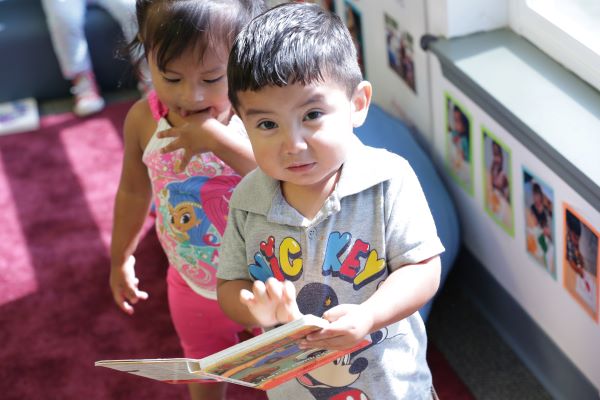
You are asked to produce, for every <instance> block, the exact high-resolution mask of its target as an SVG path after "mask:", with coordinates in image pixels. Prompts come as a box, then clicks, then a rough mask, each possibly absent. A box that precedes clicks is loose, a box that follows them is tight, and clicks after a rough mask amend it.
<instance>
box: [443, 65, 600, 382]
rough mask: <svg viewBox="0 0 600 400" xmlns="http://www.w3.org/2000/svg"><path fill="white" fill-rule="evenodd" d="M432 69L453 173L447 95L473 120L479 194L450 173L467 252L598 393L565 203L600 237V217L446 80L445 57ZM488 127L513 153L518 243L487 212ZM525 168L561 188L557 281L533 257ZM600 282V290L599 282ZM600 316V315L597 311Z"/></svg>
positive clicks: (597, 354)
mask: <svg viewBox="0 0 600 400" xmlns="http://www.w3.org/2000/svg"><path fill="white" fill-rule="evenodd" d="M431 68H432V74H431V76H432V82H431V87H432V104H433V114H432V116H433V131H434V132H433V135H432V136H433V138H434V140H433V146H432V147H433V149H434V157H435V159H436V162H437V163H438V164H439V165H442V166H444V167H443V168H445V169H446V170H447V168H448V167H447V162H446V146H447V142H446V110H445V93H449V94H450V95H451V96H452V97H453V98H454V99H456V101H457V102H458V103H460V104H461V105H463V106H464V107H465V108H466V109H467V110H468V112H469V113H470V114H471V116H472V127H471V131H472V138H473V142H472V146H473V157H472V162H473V167H474V184H475V186H474V191H473V196H471V195H470V194H468V193H467V192H466V191H465V190H464V189H463V188H462V187H461V186H459V185H458V184H457V183H456V182H455V180H453V179H450V178H448V175H446V178H447V179H446V180H447V182H448V187H449V188H450V190H451V192H452V194H453V197H454V198H455V199H456V204H457V207H458V212H459V217H460V220H461V223H462V226H463V242H464V244H465V246H466V247H467V248H468V249H469V250H470V251H471V252H472V253H473V254H474V255H475V256H476V257H477V258H478V259H479V260H480V261H482V263H483V264H484V266H485V268H486V269H487V270H488V271H489V272H490V274H491V275H492V276H494V277H495V278H496V280H497V281H498V282H499V283H500V284H501V285H502V286H503V287H504V289H506V290H507V292H509V293H510V294H511V295H512V296H513V297H514V299H515V300H516V301H517V302H518V303H519V304H520V305H521V307H523V309H524V310H525V311H526V312H527V313H528V314H529V315H530V316H531V317H532V318H533V320H534V321H536V323H537V324H538V325H539V326H540V327H541V328H542V329H543V330H544V332H545V333H546V334H547V335H548V336H549V337H550V338H551V339H552V340H553V341H554V342H555V343H556V344H557V346H558V347H559V348H560V349H561V350H562V351H563V352H564V353H565V354H566V355H567V356H568V357H569V358H570V359H571V361H572V362H573V363H574V364H575V365H576V366H577V367H578V368H579V369H580V371H581V372H582V373H583V374H584V375H585V376H586V377H587V378H588V379H589V380H590V381H591V382H592V383H593V384H594V385H595V386H596V387H597V388H600V372H599V371H600V347H599V346H598V345H597V344H598V343H600V327H599V326H598V322H597V321H595V320H594V319H593V318H592V317H591V316H590V315H589V314H588V313H587V312H586V311H585V309H584V308H583V307H582V306H581V305H580V304H579V302H578V301H577V300H576V299H575V297H574V296H573V295H572V294H571V293H569V292H568V291H567V290H566V289H565V285H564V282H563V281H564V279H563V278H564V273H565V272H566V271H565V269H568V268H569V267H568V266H567V265H566V263H565V262H564V247H565V245H564V243H565V242H564V237H565V227H564V204H565V203H566V204H568V205H569V206H571V207H572V208H573V210H574V211H576V212H577V213H578V214H579V215H581V216H582V219H583V220H584V221H585V222H586V223H588V224H589V225H590V226H591V228H592V229H593V230H595V233H596V234H598V233H597V232H598V231H599V230H600V213H599V212H598V211H597V210H596V209H595V208H594V207H592V205H591V204H589V203H588V202H586V201H585V200H584V199H583V198H581V196H579V195H578V194H577V193H576V192H575V191H574V190H573V189H572V188H571V187H570V186H569V184H568V183H567V182H565V181H563V180H562V179H561V178H559V177H558V176H557V175H556V174H554V173H553V172H552V171H551V170H550V168H548V167H547V166H546V165H545V164H544V163H543V162H541V161H540V160H539V159H538V158H537V157H535V156H534V155H533V154H532V153H531V152H530V151H529V150H528V149H526V148H525V147H524V146H523V145H522V144H521V143H520V142H519V141H517V140H516V139H514V138H513V136H512V135H511V134H510V132H507V131H506V130H505V129H504V128H503V127H502V126H500V125H499V124H498V123H497V122H496V121H494V120H493V119H492V118H491V117H490V116H489V115H487V114H486V113H485V112H484V111H483V110H482V109H480V108H479V106H478V105H477V104H475V103H474V102H473V101H472V100H471V99H470V98H469V97H467V96H466V95H464V94H463V93H462V92H461V91H460V90H459V89H458V88H456V87H455V86H453V85H452V83H451V82H449V81H448V80H446V79H445V78H444V77H443V75H442V73H441V68H440V66H439V62H438V61H437V59H435V58H432V59H431ZM482 125H483V126H485V127H486V128H487V129H489V130H490V131H491V132H492V133H493V134H494V135H495V136H496V137H498V138H499V139H500V140H501V141H502V142H503V143H504V144H506V145H507V146H508V147H509V148H510V149H511V170H512V171H511V172H512V177H511V179H512V189H513V197H512V199H513V201H512V208H513V215H514V226H515V229H514V237H511V236H510V235H509V234H508V233H507V232H506V230H504V229H502V228H501V227H500V226H499V225H498V224H497V223H496V222H495V221H494V220H493V219H492V218H491V217H490V216H489V215H488V213H486V211H485V208H484V188H483V175H482V174H483V173H484V168H483V154H482V143H481V140H482V134H481V126H482ZM523 167H525V168H526V169H527V170H528V171H529V172H531V173H533V174H534V175H536V176H537V177H538V178H539V179H540V180H542V181H543V182H544V183H546V184H547V185H548V186H550V187H551V188H552V189H553V194H554V199H553V200H554V201H553V203H554V238H555V240H554V244H555V261H556V277H553V276H552V274H551V273H549V272H548V271H547V270H546V269H544V268H543V267H542V266H541V265H540V264H539V263H538V262H537V261H536V260H535V259H534V258H533V257H532V256H531V255H530V254H529V253H528V252H527V251H526V237H525V226H526V222H525V205H524V193H523V178H522V168H523ZM595 262H596V265H597V263H598V261H597V260H596V261H595ZM597 273H598V271H597ZM595 284H596V291H597V290H598V279H597V278H596V280H595ZM597 307H598V305H597V300H596V308H597ZM597 315H598V311H596V316H597ZM596 318H597V317H596Z"/></svg>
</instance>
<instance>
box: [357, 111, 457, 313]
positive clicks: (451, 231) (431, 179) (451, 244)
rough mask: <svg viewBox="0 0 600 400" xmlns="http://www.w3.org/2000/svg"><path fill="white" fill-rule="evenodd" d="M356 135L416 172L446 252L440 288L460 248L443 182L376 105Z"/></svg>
mask: <svg viewBox="0 0 600 400" xmlns="http://www.w3.org/2000/svg"><path fill="white" fill-rule="evenodd" d="M355 131H356V134H357V136H358V137H359V138H360V139H361V140H362V142H363V143H365V144H367V145H369V146H373V147H382V148H385V149H387V150H389V151H392V152H394V153H397V154H399V155H401V156H402V157H404V158H406V159H407V160H408V162H409V163H410V165H411V166H412V168H413V169H414V170H415V173H416V174H417V177H418V178H419V181H420V183H421V186H422V187H423V192H424V193H425V197H426V198H427V202H428V203H429V208H430V209H431V213H432V214H433V219H434V220H435V224H436V227H437V230H438V235H439V237H440V239H441V240H442V243H443V244H444V247H445V248H446V251H445V252H444V253H442V255H441V260H442V280H441V284H440V288H441V286H442V285H443V283H444V281H445V280H446V277H447V275H448V272H450V269H451V268H452V265H453V264H454V260H455V259H456V256H457V253H458V249H459V247H460V227H459V222H458V216H457V214H456V209H455V206H454V203H453V201H452V199H451V197H450V195H449V193H448V191H447V189H446V186H445V184H444V182H443V181H442V179H441V178H440V176H439V175H438V173H437V171H436V169H435V167H434V165H433V162H432V161H431V159H430V158H429V156H428V155H427V154H426V153H425V151H424V150H423V148H422V147H421V146H420V145H419V144H418V143H417V141H416V140H415V138H414V137H413V135H412V133H411V131H410V130H409V129H408V127H407V126H406V125H405V124H404V123H403V122H402V121H400V120H399V119H397V118H396V117H394V116H392V115H390V114H388V113H386V112H385V111H383V110H382V109H381V108H380V107H378V106H377V105H372V106H371V109H370V110H369V114H368V116H367V120H366V121H365V123H364V124H363V126H361V127H360V128H357V129H356V130H355ZM431 303H432V301H430V302H429V303H427V304H426V305H424V306H423V308H421V310H420V312H421V316H422V317H423V319H424V320H427V317H428V316H429V311H430V308H431Z"/></svg>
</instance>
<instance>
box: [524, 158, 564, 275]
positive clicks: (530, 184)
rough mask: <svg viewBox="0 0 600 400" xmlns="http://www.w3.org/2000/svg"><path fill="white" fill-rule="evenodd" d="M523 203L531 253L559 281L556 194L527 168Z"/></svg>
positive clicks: (526, 232) (527, 240)
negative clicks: (557, 274) (557, 270)
mask: <svg viewBox="0 0 600 400" xmlns="http://www.w3.org/2000/svg"><path fill="white" fill-rule="evenodd" d="M523 201H524V213H525V248H526V250H527V253H528V254H529V255H530V256H531V257H533V259H534V260H535V261H537V263H538V264H539V265H541V266H542V267H544V269H545V270H546V271H548V272H549V273H550V275H552V277H553V278H554V279H556V261H555V254H556V251H555V234H554V212H553V210H554V192H553V190H552V188H551V187H550V186H548V185H547V184H546V183H544V182H543V181H542V180H541V179H539V178H538V177H537V176H535V175H534V174H532V173H531V172H529V171H528V170H527V169H526V168H525V167H523Z"/></svg>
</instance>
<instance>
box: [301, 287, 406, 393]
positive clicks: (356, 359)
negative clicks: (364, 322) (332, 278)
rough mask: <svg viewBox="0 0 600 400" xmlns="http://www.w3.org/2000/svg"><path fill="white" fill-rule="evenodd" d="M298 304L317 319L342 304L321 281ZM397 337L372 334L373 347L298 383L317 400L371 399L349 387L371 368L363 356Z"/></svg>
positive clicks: (306, 289)
mask: <svg viewBox="0 0 600 400" xmlns="http://www.w3.org/2000/svg"><path fill="white" fill-rule="evenodd" d="M296 302H297V303H298V308H299V309H300V312H301V313H302V314H313V315H317V316H321V315H323V313H325V312H326V311H327V310H330V309H331V308H333V307H335V306H337V305H338V304H339V301H338V297H337V295H336V293H335V291H334V290H333V288H332V287H330V286H328V285H326V284H323V283H318V282H313V283H309V284H307V285H306V286H304V287H303V288H302V289H301V290H300V292H299V293H298V296H297V297H296ZM395 336H398V335H389V334H388V330H387V328H383V329H380V330H378V331H376V332H373V333H371V335H370V339H371V344H369V345H368V346H366V347H363V348H361V349H360V350H357V351H355V352H353V353H350V354H346V355H345V356H343V357H341V358H339V359H337V360H334V361H332V362H330V363H328V364H326V365H324V366H322V367H319V368H317V369H314V370H312V371H310V372H309V373H308V374H305V375H302V376H300V377H298V378H297V379H296V380H297V381H298V382H299V383H300V384H301V385H302V386H304V387H305V388H306V389H308V391H309V392H310V393H311V394H312V395H313V396H314V397H315V399H328V400H369V396H368V395H367V394H366V393H364V392H363V391H362V390H360V389H357V388H352V387H350V386H351V385H352V384H353V383H354V382H356V381H357V380H358V378H360V375H361V373H362V372H363V371H365V370H366V369H367V367H368V366H369V361H368V360H367V359H366V358H364V357H360V354H361V353H362V352H364V351H365V350H367V349H370V348H371V347H373V346H376V345H378V344H379V343H381V342H383V341H384V340H386V339H391V338H393V337H395Z"/></svg>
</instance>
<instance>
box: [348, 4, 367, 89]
mask: <svg viewBox="0 0 600 400" xmlns="http://www.w3.org/2000/svg"><path fill="white" fill-rule="evenodd" d="M344 20H345V21H346V26H347V27H348V30H349V31H350V35H351V36H352V41H353V42H354V46H355V47H356V56H357V58H358V64H359V65H360V70H361V71H362V74H363V77H364V78H365V79H366V77H367V75H366V70H365V53H364V49H365V45H364V41H363V29H362V17H361V15H360V11H359V10H358V8H356V6H354V5H353V4H352V3H350V2H349V1H345V2H344Z"/></svg>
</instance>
